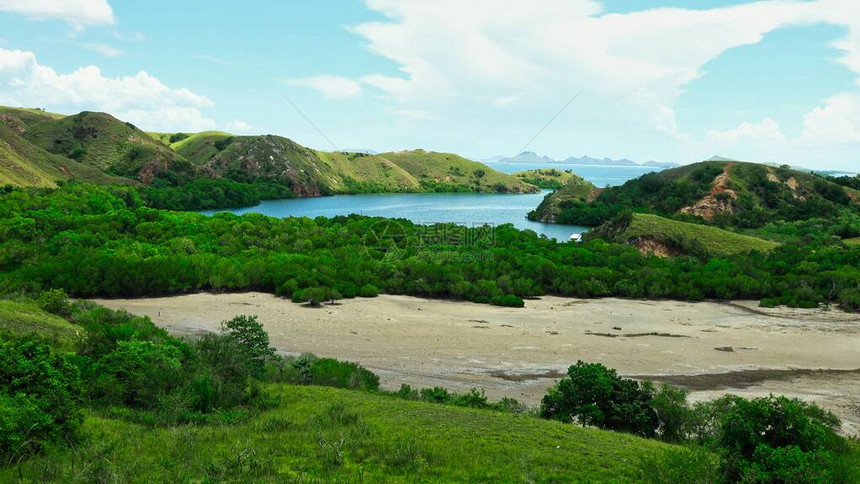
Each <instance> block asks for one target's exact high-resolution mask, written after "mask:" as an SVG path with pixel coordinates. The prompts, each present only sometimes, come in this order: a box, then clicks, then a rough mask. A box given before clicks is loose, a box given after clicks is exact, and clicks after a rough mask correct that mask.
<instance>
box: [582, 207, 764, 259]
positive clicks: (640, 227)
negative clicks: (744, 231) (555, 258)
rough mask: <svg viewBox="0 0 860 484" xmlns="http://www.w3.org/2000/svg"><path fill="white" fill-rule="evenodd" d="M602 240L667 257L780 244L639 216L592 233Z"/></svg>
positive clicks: (722, 253) (737, 251) (730, 252)
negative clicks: (628, 245) (632, 246)
mask: <svg viewBox="0 0 860 484" xmlns="http://www.w3.org/2000/svg"><path fill="white" fill-rule="evenodd" d="M598 237H599V238H603V239H605V240H609V241H613V242H620V243H625V244H630V245H634V246H636V247H638V248H639V249H640V250H641V251H643V252H648V253H656V254H657V255H665V256H669V255H681V254H686V255H701V256H712V257H725V256H729V255H734V254H740V253H744V252H752V251H760V252H767V251H770V250H773V249H775V248H776V247H778V246H779V244H777V243H776V242H771V241H769V240H764V239H759V238H756V237H751V236H748V235H741V234H736V233H734V232H729V231H728V230H722V229H719V228H717V227H712V226H708V225H701V224H695V223H688V222H679V221H677V220H670V219H667V218H663V217H660V216H657V215H648V214H638V213H637V214H633V215H632V216H631V217H629V218H626V219H625V221H623V222H619V221H614V222H609V223H607V224H604V225H603V226H601V227H598V228H597V229H595V230H593V231H591V232H590V233H589V234H588V238H589V239H591V238H598Z"/></svg>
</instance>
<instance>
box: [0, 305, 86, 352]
mask: <svg viewBox="0 0 860 484" xmlns="http://www.w3.org/2000/svg"><path fill="white" fill-rule="evenodd" d="M80 330H81V328H80V326H75V325H73V324H71V323H69V322H68V321H66V320H65V319H63V318H61V317H59V316H56V315H53V314H50V313H48V312H45V311H43V310H42V309H41V308H40V307H39V306H38V305H37V304H36V303H34V302H33V301H12V300H8V299H0V333H2V332H6V331H8V332H10V333H12V334H16V335H26V334H30V333H35V334H37V335H39V336H40V337H42V338H46V339H49V340H53V341H55V342H56V344H57V346H58V347H59V348H61V349H63V350H66V351H69V350H71V349H72V347H73V345H74V342H75V341H76V340H77V337H78V335H79V333H80Z"/></svg>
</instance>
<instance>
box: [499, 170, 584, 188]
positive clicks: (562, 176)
mask: <svg viewBox="0 0 860 484" xmlns="http://www.w3.org/2000/svg"><path fill="white" fill-rule="evenodd" d="M513 175H514V176H515V177H517V178H519V179H520V180H522V181H524V182H526V183H529V184H532V185H535V186H537V187H540V188H544V189H550V190H557V189H559V188H561V187H562V186H564V185H565V184H566V183H567V182H569V181H570V180H571V179H572V178H574V177H576V176H577V175H574V174H573V171H571V170H557V169H555V168H538V169H536V170H526V171H520V172H517V173H514V174H513Z"/></svg>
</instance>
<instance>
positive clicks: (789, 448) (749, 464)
mask: <svg viewBox="0 0 860 484" xmlns="http://www.w3.org/2000/svg"><path fill="white" fill-rule="evenodd" d="M838 425H839V420H838V419H837V418H836V417H835V416H833V415H832V414H830V413H828V412H825V411H824V410H822V409H821V408H819V407H818V406H816V405H814V404H808V403H804V402H802V401H800V400H798V399H790V398H786V397H775V396H773V395H771V396H769V397H765V398H756V399H753V400H745V399H737V400H735V402H734V404H733V405H731V406H730V407H729V408H728V411H727V412H726V414H725V416H724V417H723V420H722V429H721V435H720V439H719V446H720V449H721V451H722V452H723V473H724V475H725V476H726V477H727V478H728V479H732V480H739V479H744V480H749V479H752V480H755V481H759V482H785V480H786V478H788V477H791V476H794V477H793V478H792V479H790V480H792V481H795V482H819V481H821V480H823V479H820V476H824V475H826V473H827V472H828V463H829V462H830V461H831V460H832V453H833V452H835V451H838V450H840V449H839V445H840V443H841V440H840V439H839V437H838V435H837V434H836V428H837V427H838Z"/></svg>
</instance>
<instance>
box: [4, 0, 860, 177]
mask: <svg viewBox="0 0 860 484" xmlns="http://www.w3.org/2000/svg"><path fill="white" fill-rule="evenodd" d="M574 97H575V99H574ZM571 99H573V101H572V102H571ZM291 103H292V105H291ZM568 103H569V104H568ZM0 104H4V105H18V106H27V107H43V108H47V109H49V110H53V111H58V112H63V113H73V112H77V111H80V110H85V109H86V110H100V111H108V112H110V113H112V114H114V115H116V116H117V117H119V118H121V119H123V120H128V121H131V122H133V123H135V124H137V125H139V126H141V127H143V128H145V129H148V130H153V131H197V130H206V129H220V130H226V131H231V132H235V133H274V134H280V135H284V136H287V137H289V138H292V139H294V140H296V141H297V142H299V143H302V144H305V145H308V146H311V147H314V148H319V149H334V148H333V145H334V146H336V147H337V148H339V149H357V148H366V149H374V150H378V151H386V150H399V149H411V148H424V149H428V150H436V151H451V152H456V153H460V154H463V155H465V156H469V157H472V158H476V159H481V158H487V157H490V156H493V155H512V154H515V153H517V152H518V151H519V150H520V149H522V148H523V147H524V146H526V145H527V144H528V143H529V140H531V139H532V138H533V137H534V136H535V135H536V134H537V133H539V132H540V135H539V136H537V137H536V138H535V139H534V140H533V141H532V142H531V143H530V144H528V149H529V150H532V151H536V152H539V153H541V154H545V155H549V156H553V157H556V158H564V157H567V156H581V155H590V156H599V157H603V156H609V157H614V158H621V157H626V158H631V159H634V160H638V161H645V160H651V159H654V160H661V161H671V162H677V163H689V162H693V161H699V160H701V159H704V158H707V157H710V156H711V155H715V154H719V155H722V156H729V157H734V158H739V159H746V160H754V161H768V162H778V163H792V164H800V165H804V166H809V167H814V168H831V169H847V170H855V171H856V170H858V169H860V2H858V1H857V0H817V1H789V0H778V1H749V0H746V1H743V0H695V1H694V0H637V1H629V0H563V1H562V0H531V1H513V0H469V1H462V0H365V1H360V0H339V1H334V0H313V1H311V0H292V1H278V2H274V1H269V2H262V1H252V0H246V1H245V2H241V3H237V2H232V1H231V2H228V1H221V0H186V1H181V2H177V1H175V0H171V1H162V0H151V1H145V2H144V1H130V0H123V1H120V0H0ZM293 105H294V106H295V108H294V107H293ZM566 105H567V107H566V108H565V109H563V110H562V108H564V107H565V106H566ZM297 110H300V111H301V113H303V114H304V115H302V114H301V113H299V112H298V111H297ZM560 111H561V112H560ZM559 112H560V114H559ZM557 114H558V116H557V117H556V118H555V120H554V121H553V122H552V123H550V124H549V125H548V126H546V124H547V122H548V121H549V120H550V119H552V118H553V116H556V115H557ZM305 118H307V119H305ZM308 120H310V121H308ZM313 125H316V127H317V128H318V129H319V130H320V131H321V132H322V133H323V135H321V134H320V133H319V132H317V130H316V129H315V128H314V127H313ZM544 127H545V129H543V131H541V129H542V128H544Z"/></svg>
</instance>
